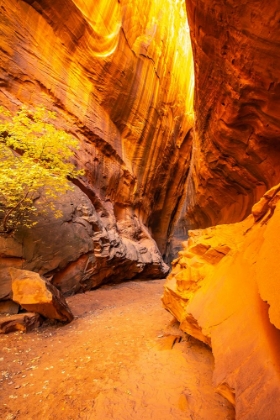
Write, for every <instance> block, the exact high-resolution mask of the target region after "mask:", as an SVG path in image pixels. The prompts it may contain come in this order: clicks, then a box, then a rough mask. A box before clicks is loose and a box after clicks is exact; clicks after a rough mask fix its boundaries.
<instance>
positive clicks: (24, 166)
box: [0, 107, 83, 233]
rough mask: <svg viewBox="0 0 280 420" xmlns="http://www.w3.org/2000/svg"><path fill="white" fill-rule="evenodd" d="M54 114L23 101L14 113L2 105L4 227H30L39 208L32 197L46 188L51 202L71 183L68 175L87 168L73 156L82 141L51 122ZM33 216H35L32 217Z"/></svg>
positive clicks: (0, 216)
mask: <svg viewBox="0 0 280 420" xmlns="http://www.w3.org/2000/svg"><path fill="white" fill-rule="evenodd" d="M55 117H56V115H55V114H54V113H53V112H49V111H47V110H46V109H45V108H43V107H40V108H36V109H35V110H34V111H33V112H31V111H30V110H29V109H28V108H26V107H22V108H21V110H20V111H18V112H17V114H16V115H14V116H12V115H11V114H10V113H9V112H7V111H5V110H4V108H3V107H0V225H1V226H0V232H2V233H3V232H10V231H12V230H14V229H15V228H16V227H18V226H19V225H23V226H27V227H31V226H33V225H34V224H36V222H34V221H32V218H31V217H30V216H31V215H32V214H33V215H36V214H37V208H36V206H35V205H34V200H35V199H36V198H38V196H39V192H40V191H41V190H42V189H43V190H44V194H45V196H46V197H47V199H48V200H49V201H48V203H49V207H50V208H51V209H52V210H53V211H54V212H55V216H56V217H59V216H60V213H59V212H58V211H56V210H55V206H54V199H55V198H57V197H58V196H59V195H60V194H62V193H65V192H66V191H67V190H71V189H72V188H73V187H72V186H71V184H70V183H69V181H68V178H76V177H77V176H79V175H82V174H83V171H78V170H76V169H75V166H74V165H73V164H72V163H70V162H69V158H71V156H73V155H74V150H75V149H77V148H78V141H77V140H76V139H74V138H73V137H72V136H70V135H69V134H67V133H66V132H65V131H63V130H58V129H56V128H55V127H54V125H53V124H52V123H51V122H50V121H52V120H54V119H55ZM33 220H34V219H33Z"/></svg>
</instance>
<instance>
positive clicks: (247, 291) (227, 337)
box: [163, 0, 280, 420]
mask: <svg viewBox="0 0 280 420" xmlns="http://www.w3.org/2000/svg"><path fill="white" fill-rule="evenodd" d="M186 4H187V10H188V17H189V23H190V28H191V38H192V44H193V50H194V62H195V81H196V84H195V127H194V136H193V137H194V140H193V153H192V163H191V167H190V171H189V176H188V187H187V199H186V202H185V204H184V208H183V209H182V210H183V212H182V220H186V221H187V224H188V225H189V226H190V227H196V228H197V227H199V228H203V227H207V228H206V229H196V230H191V231H189V234H188V235H189V239H188V241H185V242H184V243H183V250H181V251H180V252H179V257H178V258H177V259H175V260H174V262H173V269H172V272H171V274H170V275H169V277H168V279H167V282H166V285H165V291H164V295H163V303H164V306H165V308H166V309H168V310H169V311H170V312H171V313H172V314H173V315H174V316H175V317H176V318H177V319H178V320H179V321H180V324H181V328H182V329H183V330H184V331H186V332H187V333H188V334H190V335H192V336H193V337H195V338H197V339H198V340H200V341H202V342H204V343H205V344H206V345H208V346H211V348H212V351H213V354H214V357H215V371H214V377H213V381H214V384H215V385H216V387H217V391H218V392H220V393H221V394H222V395H224V396H225V397H226V398H227V399H228V400H229V401H231V402H232V404H234V405H235V408H236V418H237V419H242V420H252V419H256V420H271V419H278V418H280V404H279V400H280V364H279V351H280V331H279V330H280V322H279V301H280V283H279V267H278V265H279V263H278V260H279V258H278V255H279V249H278V248H279V231H280V204H279V197H280V196H279V194H280V193H279V191H280V187H279V180H280V179H279V175H280V165H279V163H280V159H279V158H280V156H279V152H280V149H279V129H280V92H279V81H280V55H279V46H280V42H279V41H280V6H279V2H277V1H272V2H269V3H264V2H260V1H254V2H252V1H248V0H241V1H238V2H234V1H231V0H229V1H226V2H224V1H220V0H218V1H215V2H210V1H208V0H186ZM271 187H272V188H271ZM260 198H261V199H260ZM259 199H260V201H258V200H259ZM256 201H257V204H255V203H256ZM253 205H254V206H253ZM249 213H251V214H250V215H249V216H248V217H247V218H245V217H246V216H247V215H248V214H249ZM230 222H239V223H232V224H227V225H226V224H220V225H217V226H213V225H216V224H217V223H230ZM208 226H212V227H208Z"/></svg>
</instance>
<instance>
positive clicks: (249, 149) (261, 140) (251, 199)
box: [186, 0, 280, 228]
mask: <svg viewBox="0 0 280 420" xmlns="http://www.w3.org/2000/svg"><path fill="white" fill-rule="evenodd" d="M186 5H187V11H188V18H189V24H190V29H191V38H192V44H193V50H194V61H195V110H196V123H195V134H194V146H193V159H192V168H191V171H190V177H189V187H188V199H187V203H188V208H187V210H186V219H187V221H188V224H189V226H190V227H191V228H194V227H207V226H213V225H215V224H217V223H229V222H236V221H240V220H242V219H244V217H246V216H247V215H248V214H249V213H250V210H251V207H252V205H253V204H254V203H255V202H256V201H258V200H259V199H260V197H261V196H262V195H263V194H264V192H265V191H266V190H267V189H268V188H271V187H272V186H273V185H275V184H277V183H278V182H279V181H280V170H279V160H280V148H279V133H280V119H279V115H280V90H279V89H280V85H279V80H280V56H279V43H280V30H279V22H280V7H279V2H278V1H277V0H272V1H271V2H269V3H263V2H254V1H251V0H242V1H239V2H236V1H233V0H229V1H227V2H224V1H222V0H218V1H215V3H214V4H213V2H212V1H209V0H186Z"/></svg>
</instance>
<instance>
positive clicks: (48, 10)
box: [0, 0, 193, 294]
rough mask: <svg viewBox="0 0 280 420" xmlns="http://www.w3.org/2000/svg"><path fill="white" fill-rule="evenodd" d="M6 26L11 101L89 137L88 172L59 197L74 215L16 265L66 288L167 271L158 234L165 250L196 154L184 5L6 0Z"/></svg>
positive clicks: (30, 240) (34, 241) (82, 154)
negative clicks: (50, 113)
mask: <svg viewBox="0 0 280 420" xmlns="http://www.w3.org/2000/svg"><path fill="white" fill-rule="evenodd" d="M0 22H1V23H0V28H1V35H0V36H1V49H0V62H1V65H0V82H1V83H0V103H1V104H2V105H4V106H5V107H7V108H8V109H10V110H11V111H15V110H16V109H17V108H18V107H19V106H20V105H21V104H28V105H29V106H30V107H32V106H36V105H44V106H45V107H46V108H47V109H50V110H54V111H56V112H57V115H58V118H57V123H56V124H57V126H58V127H59V128H63V129H64V130H66V131H67V132H69V133H71V134H73V135H74V136H76V137H77V138H78V139H79V140H80V143H81V148H80V150H79V151H78V152H77V155H76V163H77V165H78V166H79V167H82V168H84V169H85V171H86V174H85V176H84V177H83V179H79V180H78V181H76V189H75V193H74V195H73V194H70V195H69V194H68V195H66V196H65V197H62V198H61V202H60V203H58V207H60V208H62V210H63V212H64V215H63V217H62V219H60V220H59V221H57V220H55V219H53V218H51V215H50V216H48V217H47V219H45V220H44V218H41V219H40V222H39V224H38V225H37V227H36V229H34V231H32V232H24V235H23V233H20V234H19V235H18V236H17V238H16V239H15V240H16V243H17V244H18V245H17V247H18V248H19V249H15V248H14V249H13V250H12V252H11V253H10V254H11V256H12V257H13V261H12V260H10V263H12V264H11V265H14V266H16V267H19V268H21V267H23V268H27V269H31V270H35V271H39V272H40V274H43V275H46V276H48V277H51V276H53V281H54V283H55V284H56V285H57V286H59V287H60V288H61V290H63V291H65V292H70V291H76V290H79V289H84V288H90V287H94V286H96V285H98V284H100V283H102V282H105V281H109V280H112V279H114V280H118V279H130V278H132V277H134V276H135V275H136V274H137V275H138V276H139V273H141V274H140V275H142V276H143V277H144V276H145V277H149V278H150V277H162V276H165V274H166V272H167V270H168V268H167V266H166V265H165V264H164V263H163V261H162V259H161V257H160V254H159V252H158V250H157V246H156V244H155V242H154V240H153V239H152V238H151V234H152V235H153V236H154V238H155V239H156V240H157V243H158V245H159V248H160V251H161V252H163V253H164V252H165V246H166V239H167V237H168V236H170V235H171V234H172V231H173V228H174V224H175V223H176V220H177V215H178V213H179V210H180V207H181V206H182V204H183V198H182V197H183V196H184V194H185V185H186V174H187V170H188V167H189V162H190V153H191V127H192V87H193V84H192V83H193V82H192V53H191V48H190V41H188V39H189V38H188V36H189V34H188V27H187V24H186V13H185V10H184V7H183V5H182V2H180V1H176V2H174V1H171V0H169V1H166V2H164V3H162V2H158V1H157V0H149V1H148V2H145V3H143V2H141V1H140V0H134V1H133V2H132V1H130V0H122V1H118V0H109V1H108V0H107V1H105V0H104V1H103V0H98V1H96V0H91V1H87V2H84V1H81V0H64V1H61V2H53V1H52V0H40V1H33V0H20V1H18V2H16V3H15V2H13V1H11V0H3V1H2V2H1V7H0ZM187 92H189V94H188V95H186V93H187ZM22 236H23V239H22ZM21 245H23V250H22V249H21ZM4 248H7V246H6V245H5V246H3V248H2V252H1V266H2V267H5V266H6V265H7V264H8V263H7V258H6V257H9V254H7V253H6V251H5V249H4ZM169 252H170V251H169ZM171 253H172V250H171ZM14 262H15V264H14ZM8 265H9V264H8ZM5 279H6V280H5ZM2 282H5V284H6V286H7V283H8V280H7V278H6V277H5V275H3V276H2ZM8 288H9V287H8V286H7V289H8ZM5 293H6V292H5ZM5 293H4V294H5Z"/></svg>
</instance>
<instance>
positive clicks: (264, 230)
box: [163, 185, 280, 420]
mask: <svg viewBox="0 0 280 420" xmlns="http://www.w3.org/2000/svg"><path fill="white" fill-rule="evenodd" d="M279 200H280V185H277V187H275V188H273V189H271V190H270V191H269V192H268V193H266V194H265V196H264V198H263V199H262V200H261V201H260V202H259V203H258V204H256V205H255V206H254V208H253V214H252V215H250V216H249V217H248V218H247V219H246V220H244V221H243V222H240V223H236V224H229V225H220V226H216V227H212V228H207V229H205V230H194V231H191V232H190V239H189V240H188V242H185V243H184V249H183V250H182V251H180V253H179V254H180V256H179V258H178V259H177V260H175V261H174V263H173V270H172V273H171V274H170V275H169V278H168V280H167V283H166V285H165V292H164V296H163V303H164V305H165V307H166V308H167V309H168V310H169V311H170V312H171V313H173V314H174V316H175V317H176V318H177V319H178V320H179V321H180V323H181V328H182V329H183V330H184V331H186V332H187V333H188V334H190V335H192V336H193V337H195V338H197V339H199V340H201V341H203V342H204V343H206V344H208V345H210V346H211V347H212V351H213V354H214V357H215V371H214V378H213V380H214V383H215V385H216V386H217V390H218V392H220V393H221V394H223V395H224V396H225V397H226V398H227V399H228V400H229V401H231V402H232V403H234V402H235V404H236V418H237V419H242V420H245V419H246V420H251V419H260V420H266V419H267V420H270V419H278V418H280V405H279V403H278V401H279V399H280V387H279V378H280V363H279V357H278V355H279V351H280V331H279V329H280V311H279V295H280V285H279V269H278V258H277V257H276V255H277V256H278V251H279V240H278V231H279V223H280V203H279Z"/></svg>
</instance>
